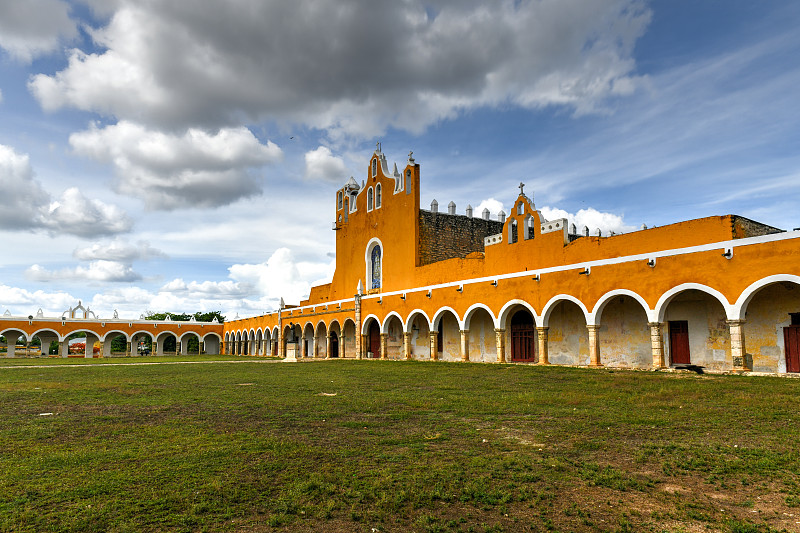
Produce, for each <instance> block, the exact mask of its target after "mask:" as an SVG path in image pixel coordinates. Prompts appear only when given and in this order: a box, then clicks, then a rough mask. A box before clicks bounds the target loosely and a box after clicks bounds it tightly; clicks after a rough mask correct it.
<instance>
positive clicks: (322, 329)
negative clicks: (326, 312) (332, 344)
mask: <svg viewBox="0 0 800 533" xmlns="http://www.w3.org/2000/svg"><path fill="white" fill-rule="evenodd" d="M314 346H315V347H316V353H315V354H314V357H324V358H325V359H328V358H329V357H330V354H329V353H328V326H327V325H326V324H325V321H324V320H320V321H319V322H317V327H316V328H314Z"/></svg>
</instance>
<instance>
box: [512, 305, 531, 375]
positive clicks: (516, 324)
mask: <svg viewBox="0 0 800 533" xmlns="http://www.w3.org/2000/svg"><path fill="white" fill-rule="evenodd" d="M511 360H512V361H519V362H526V363H534V362H536V326H535V325H534V323H533V316H531V314H530V313H529V312H528V311H517V312H516V313H514V316H512V317H511Z"/></svg>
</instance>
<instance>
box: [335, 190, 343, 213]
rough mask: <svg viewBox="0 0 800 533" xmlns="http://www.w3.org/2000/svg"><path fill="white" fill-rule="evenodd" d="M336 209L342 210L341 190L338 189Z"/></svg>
mask: <svg viewBox="0 0 800 533" xmlns="http://www.w3.org/2000/svg"><path fill="white" fill-rule="evenodd" d="M336 210H337V211H341V210H342V191H339V194H337V195H336Z"/></svg>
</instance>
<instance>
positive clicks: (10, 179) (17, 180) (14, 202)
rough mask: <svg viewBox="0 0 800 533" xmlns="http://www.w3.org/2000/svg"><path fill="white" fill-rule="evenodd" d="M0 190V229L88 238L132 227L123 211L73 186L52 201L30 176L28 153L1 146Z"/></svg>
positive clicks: (120, 231) (115, 232)
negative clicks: (1, 195) (0, 204)
mask: <svg viewBox="0 0 800 533" xmlns="http://www.w3.org/2000/svg"><path fill="white" fill-rule="evenodd" d="M0 189H2V191H3V193H4V200H3V209H1V210H0V229H6V230H20V229H22V230H29V231H36V230H46V231H48V232H49V233H51V234H53V235H61V234H69V235H76V236H78V237H84V238H90V237H97V236H101V235H113V234H117V233H125V232H127V231H130V229H131V226H132V222H131V220H130V218H129V217H128V216H127V215H126V214H125V212H124V211H122V210H121V209H119V208H118V207H116V206H113V205H109V204H105V203H103V202H101V201H99V200H93V199H90V198H87V197H85V196H84V195H83V194H82V193H81V192H80V191H79V190H78V189H77V188H74V187H73V188H69V189H67V190H65V191H64V192H63V193H62V195H61V197H60V198H59V199H57V200H52V198H51V195H50V193H49V192H47V191H46V190H45V189H44V188H43V187H42V185H41V184H40V183H39V182H38V181H37V180H36V179H35V178H34V172H33V168H32V167H31V164H30V160H29V158H28V156H27V155H25V154H18V153H17V152H16V151H14V150H13V149H12V148H10V147H8V146H5V145H0Z"/></svg>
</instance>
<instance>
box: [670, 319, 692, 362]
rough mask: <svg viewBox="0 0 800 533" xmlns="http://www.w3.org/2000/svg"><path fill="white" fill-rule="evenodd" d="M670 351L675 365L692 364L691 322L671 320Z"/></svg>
mask: <svg viewBox="0 0 800 533" xmlns="http://www.w3.org/2000/svg"><path fill="white" fill-rule="evenodd" d="M669 350H670V356H671V359H672V364H673V365H688V364H691V362H692V361H691V355H690V354H689V322H687V321H686V320H670V322H669Z"/></svg>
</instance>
